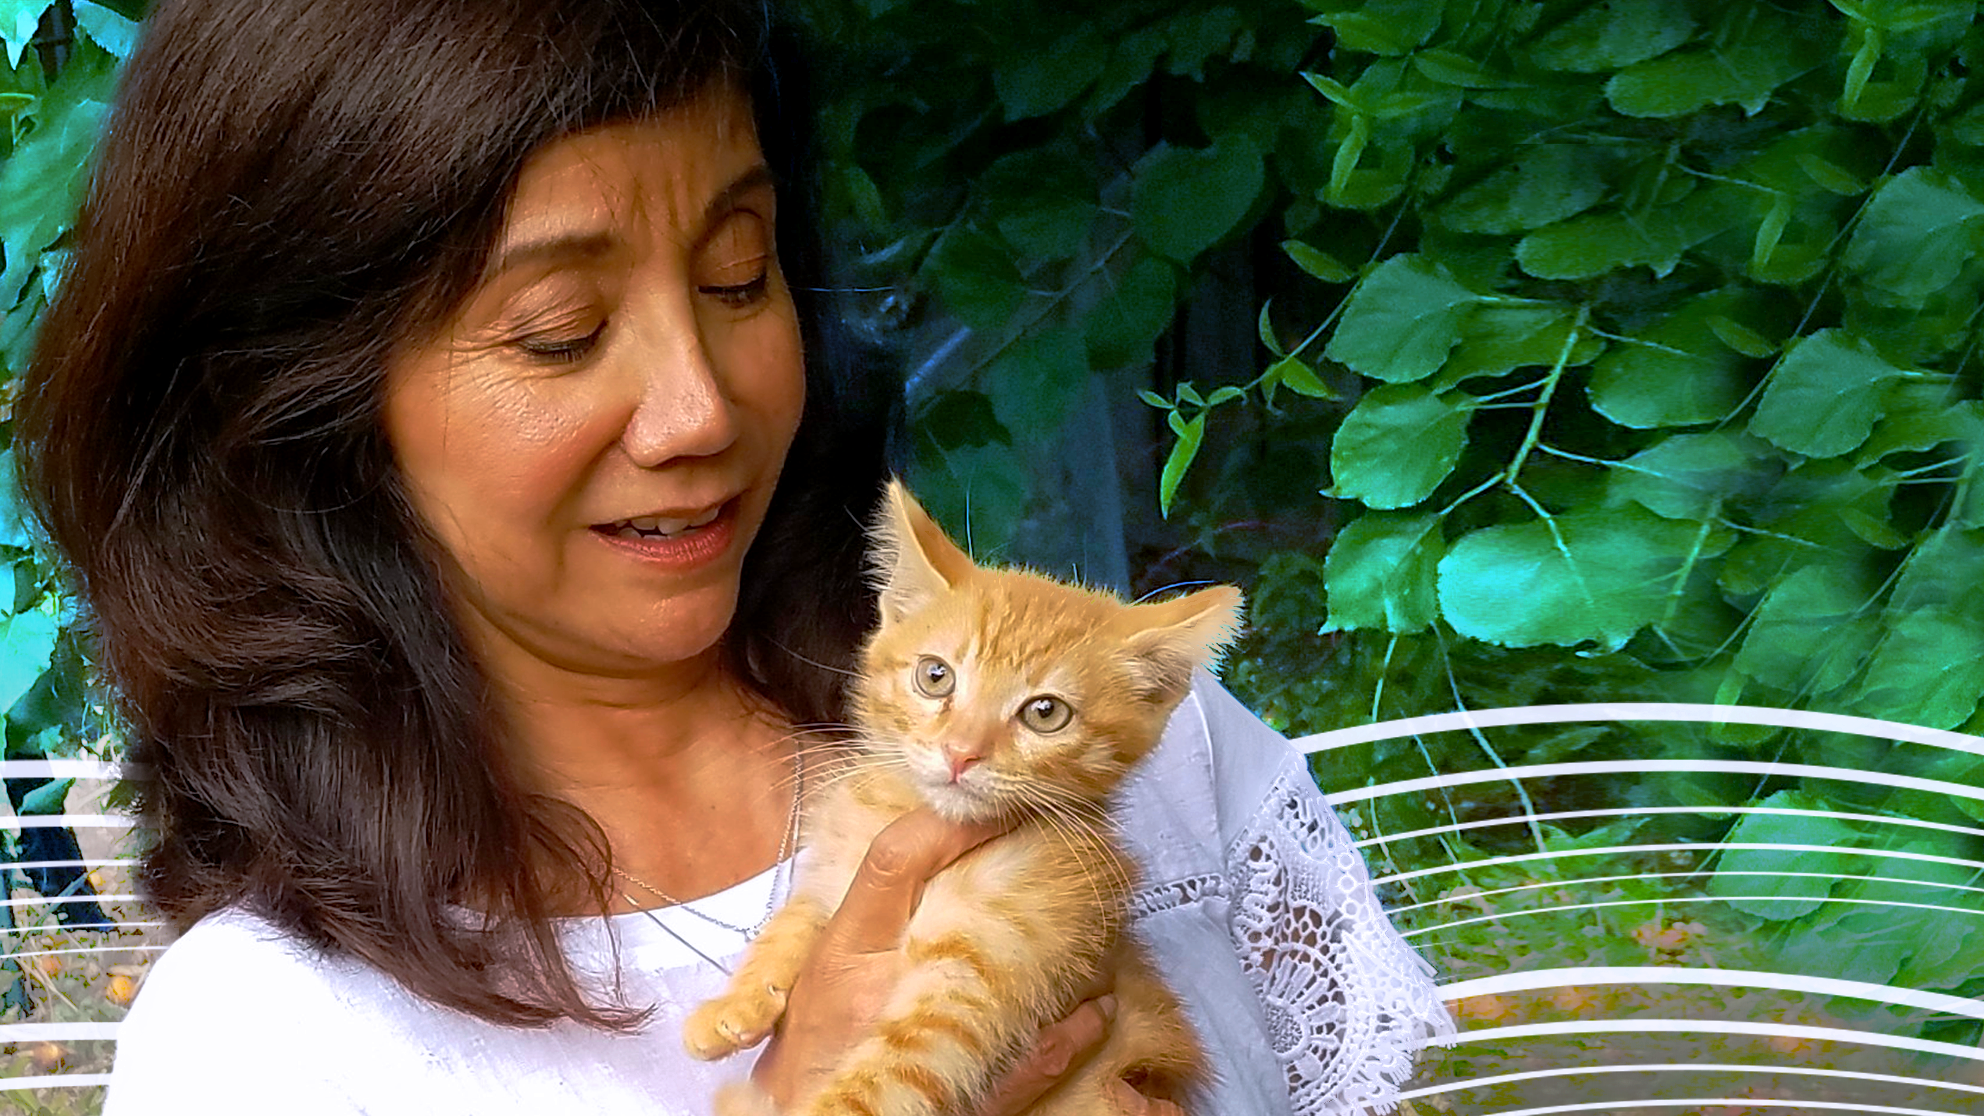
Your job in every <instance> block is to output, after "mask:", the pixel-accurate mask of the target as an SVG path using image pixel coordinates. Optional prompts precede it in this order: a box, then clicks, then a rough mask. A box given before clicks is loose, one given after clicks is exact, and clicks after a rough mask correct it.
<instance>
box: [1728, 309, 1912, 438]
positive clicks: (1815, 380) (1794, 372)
mask: <svg viewBox="0 0 1984 1116" xmlns="http://www.w3.org/2000/svg"><path fill="white" fill-rule="evenodd" d="M1901 374H1902V370H1901V369H1899V368H1896V367H1895V366H1894V365H1892V364H1889V363H1888V362H1887V361H1886V360H1885V359H1884V358H1882V356H1881V355H1880V354H1879V353H1877V352H1875V351H1874V347H1873V346H1872V345H1869V344H1868V343H1867V342H1866V341H1864V340H1862V339H1860V338H1858V337H1855V336H1854V335H1852V334H1850V333H1848V332H1846V331H1845V330H1839V329H1822V330H1820V331H1819V332H1817V333H1814V334H1812V335H1811V336H1810V337H1805V338H1801V339H1799V341H1798V342H1797V343H1796V344H1795V345H1793V346H1792V348H1791V349H1790V350H1789V351H1788V352H1786V353H1785V355H1784V359H1783V360H1781V361H1779V362H1778V364H1777V367H1776V368H1775V369H1773V370H1772V371H1771V376H1770V384H1769V386H1768V387H1766V388H1765V389H1764V396H1763V399H1761V400H1760V401H1758V403H1757V413H1756V416H1755V417H1753V418H1752V419H1751V420H1750V432H1751V433H1752V434H1755V435H1757V436H1758V437H1761V438H1766V439H1768V440H1770V441H1771V442H1774V443H1776V444H1777V445H1779V446H1781V447H1783V448H1785V449H1788V450H1790V451H1791V452H1793V453H1802V454H1804V455H1806V456H1807V457H1837V456H1839V455H1840V454H1842V453H1846V452H1847V451H1849V450H1851V449H1853V448H1854V447H1855V446H1858V445H1859V444H1860V443H1862V442H1864V441H1866V440H1867V435H1868V434H1870V433H1872V432H1873V429H1874V420H1875V419H1876V418H1877V417H1879V414H1880V404H1881V392H1882V389H1883V388H1884V387H1885V386H1886V385H1887V384H1888V382H1889V381H1891V380H1893V379H1895V378H1896V377H1898V376H1900V375H1901Z"/></svg>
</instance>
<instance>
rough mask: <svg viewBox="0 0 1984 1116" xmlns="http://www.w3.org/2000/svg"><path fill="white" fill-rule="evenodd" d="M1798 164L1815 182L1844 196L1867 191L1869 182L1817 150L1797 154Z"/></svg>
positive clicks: (1852, 195)
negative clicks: (1860, 178)
mask: <svg viewBox="0 0 1984 1116" xmlns="http://www.w3.org/2000/svg"><path fill="white" fill-rule="evenodd" d="M1797 160H1798V166H1799V167H1800V168H1802V169H1803V170H1804V172H1805V173H1806V175H1807V176H1809V177H1810V178H1811V180H1812V181H1813V182H1816V183H1818V184H1819V185H1820V186H1821V187H1823V188H1824V189H1826V190H1829V191H1831V192H1832V193H1835V194H1838V195H1839V196H1840V197H1843V198H1853V197H1858V196H1860V195H1861V194H1864V193H1866V192H1867V184H1866V183H1865V182H1862V181H1860V180H1859V179H1858V178H1855V177H1854V176H1853V173H1852V172H1851V171H1848V170H1847V169H1846V168H1844V167H1842V166H1840V165H1839V164H1838V163H1835V162H1833V161H1832V160H1830V159H1827V158H1825V157H1824V156H1822V155H1819V154H1817V153H1815V152H1805V153H1803V154H1800V155H1798V156H1797Z"/></svg>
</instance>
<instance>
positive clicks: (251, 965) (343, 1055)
mask: <svg viewBox="0 0 1984 1116" xmlns="http://www.w3.org/2000/svg"><path fill="white" fill-rule="evenodd" d="M384 979H385V978H384V977H383V976H382V975H380V974H378V973H377V972H376V971H375V970H373V969H371V968H370V967H368V966H365V965H363V964H361V963H359V962H356V961H353V960H349V959H344V958H339V957H336V956H333V955H331V954H329V953H326V952H324V951H322V950H319V949H316V948H314V947H312V946H311V945H310V944H309V943H307V942H305V941H303V940H302V939H300V938H298V937H297V936H295V935H293V934H291V933H289V932H287V931H285V930H283V929H282V928H280V927H278V926H276V925H275V924H274V923H272V922H270V921H269V920H267V919H265V918H263V917H261V916H259V915H256V914H253V913H251V912H248V911H245V910H241V909H238V908H228V909H225V910H221V911H216V912H214V913H212V914H210V915H208V916H206V917H205V918H202V919H201V920H200V921H199V922H198V923H196V924H194V925H193V927H192V928H190V929H189V930H187V931H186V933H184V934H183V935H181V936H180V937H179V938H178V939H177V940H176V941H174V942H173V943H172V944H171V945H169V946H168V947H167V948H166V949H165V951H164V953H163V954H161V955H160V957H159V959H158V960H157V961H156V962H154V963H153V965H152V967H151V971H150V972H149V973H147V974H146V977H145V980H144V984H143V985H142V987H141V988H140V989H139V992H138V996H137V999H136V1000H135V1001H133V1003H132V1005H131V1011H130V1014H129V1015H127V1016H126V1017H125V1019H124V1022H123V1024H122V1025H121V1026H120V1027H119V1028H118V1033H117V1056H116V1063H115V1066H114V1068H113V1071H112V1076H111V1082H110V1090H109V1093H108V1094H107V1095H106V1097H105V1102H104V1113H105V1116H124V1114H135V1113H177V1112H182V1111H183V1112H194V1111H205V1112H220V1111H229V1110H230V1105H229V1103H227V1102H238V1103H239V1105H242V1106H248V1105H252V1104H255V1103H260V1102H262V1101H264V1100H266V1101H268V1102H269V1103H275V1102H277V1101H278V1100H281V1101H284V1102H285V1103H284V1107H285V1108H291V1110H296V1109H294V1108H293V1107H292V1106H290V1105H289V1104H287V1103H286V1102H287V1099H288V1097H290V1096H295V1095H301V1096H306V1097H311V1099H312V1103H311V1104H309V1105H305V1106H304V1107H303V1109H301V1111H306V1112H316V1111H324V1112H337V1111H349V1109H348V1108H343V1107H340V1106H339V1103H338V1102H339V1097H338V1095H337V1094H338V1092H339V1090H337V1089H336V1087H335V1084H334V1083H335V1080H336V1079H337V1077H338V1076H339V1075H340V1074H341V1073H342V1072H343V1071H344V1070H345V1069H347V1068H348V1067H351V1066H353V1065H356V1064H362V1062H356V1061H354V1060H353V1059H352V1055H353V1054H355V1053H357V1052H359V1051H360V1050H361V1049H362V1048H363V1046H364V1045H365V1043H364V1036H365V1034H366V1032H367V1031H368V1029H369V1028H368V1026H367V1025H366V1023H365V1016H366V1014H367V1013H368V1012H367V1005H370V1004H377V1003H378V1002H379V997H380V994H381V992H382V991H384V989H382V988H381V987H380V984H381V982H382V981H384ZM217 1065H225V1066H226V1067H227V1068H226V1069H225V1070H224V1071H218V1070H216V1068H215V1067H216V1066H217ZM313 1091H314V1093H315V1095H314V1096H313V1095H312V1094H313ZM216 1100H219V1101H221V1102H223V1103H221V1104H219V1106H218V1107H215V1106H214V1105H215V1102H216ZM320 1105H321V1106H322V1107H319V1106H320ZM240 1110H242V1111H246V1110H247V1108H246V1107H241V1108H240Z"/></svg>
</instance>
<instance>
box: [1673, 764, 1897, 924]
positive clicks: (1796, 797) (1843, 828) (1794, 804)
mask: <svg viewBox="0 0 1984 1116" xmlns="http://www.w3.org/2000/svg"><path fill="white" fill-rule="evenodd" d="M1761 805H1764V806H1769V807H1773V808H1776V809H1792V810H1824V809H1828V808H1831V803H1828V802H1826V801H1824V800H1823V799H1818V798H1814V797H1812V796H1811V795H1808V794H1805V793H1803V792H1800V791H1778V792H1777V793H1776V794H1773V795H1771V796H1770V797H1769V798H1766V799H1764V800H1763V802H1762V803H1761ZM1727 840H1728V841H1729V842H1730V843H1731V844H1743V845H1816V846H1821V847H1824V848H1850V847H1852V846H1854V845H1857V844H1859V843H1860V833H1859V831H1858V830H1856V829H1854V828H1853V826H1852V824H1851V823H1849V822H1844V821H1840V820H1839V819H1837V818H1831V817H1826V816H1824V815H1819V814H1746V815H1744V817H1743V819H1742V820H1741V821H1739V822H1737V823H1736V825H1735V827H1734V828H1732V829H1731V830H1730V831H1729V836H1728V838H1727ZM1865 863H1866V858H1864V857H1857V856H1854V857H1846V856H1840V855H1838V854H1836V853H1831V852H1803V851H1795V850H1790V849H1785V850H1781V851H1780V850H1771V849H1756V850H1751V849H1731V850H1729V851H1728V852H1725V853H1723V854H1722V859H1721V860H1720V862H1719V863H1718V864H1717V869H1716V873H1715V875H1714V876H1711V877H1710V878H1709V881H1708V893H1709V894H1710V895H1716V896H1722V897H1725V898H1726V899H1728V900H1729V905H1730V906H1732V907H1734V908H1735V909H1736V910H1739V911H1742V912H1743V913H1745V914H1749V915H1754V916H1756V917H1758V918H1762V919H1767V920H1770V921H1773V922H1782V921H1785V920H1787V919H1793V918H1797V917H1799V916H1800V915H1806V914H1810V913H1811V912H1813V911H1816V910H1818V909H1819V908H1820V907H1822V906H1824V904H1823V903H1821V902H1819V900H1821V899H1823V898H1825V897H1826V896H1828V895H1831V894H1832V890H1833V888H1834V887H1835V886H1836V885H1837V883H1838V880H1837V878H1836V877H1837V876H1839V875H1846V874H1854V875H1857V874H1860V873H1861V872H1862V871H1863V868H1864V865H1865ZM1736 872H1762V873H1766V874H1765V875H1743V876H1739V875H1735V874H1734V873H1736ZM1793 872H1814V873H1820V876H1819V877H1814V876H1803V875H1790V874H1789V873H1793ZM1824 877H1833V878H1824ZM1746 896H1773V897H1775V898H1744V897H1746Z"/></svg>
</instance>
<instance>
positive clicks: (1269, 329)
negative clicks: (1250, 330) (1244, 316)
mask: <svg viewBox="0 0 1984 1116" xmlns="http://www.w3.org/2000/svg"><path fill="white" fill-rule="evenodd" d="M1273 306H1274V299H1272V298H1270V299H1268V300H1267V301H1266V302H1263V303H1261V317H1260V320H1259V321H1258V322H1256V323H1255V325H1254V332H1255V333H1257V334H1259V335H1260V338H1261V344H1262V345H1265V346H1266V347H1267V350H1268V352H1271V353H1273V354H1274V355H1276V356H1287V355H1288V352H1287V350H1285V349H1283V348H1282V347H1281V338H1279V337H1276V336H1275V335H1274V322H1273V321H1271V320H1270V319H1269V317H1268V311H1269V310H1270V309H1271V308H1272V307H1273Z"/></svg>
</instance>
